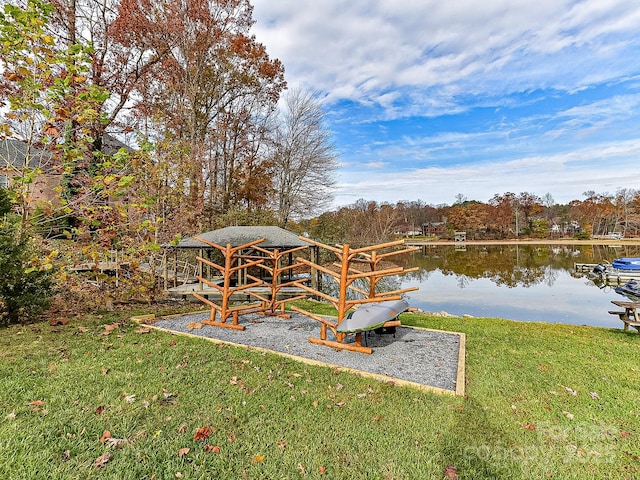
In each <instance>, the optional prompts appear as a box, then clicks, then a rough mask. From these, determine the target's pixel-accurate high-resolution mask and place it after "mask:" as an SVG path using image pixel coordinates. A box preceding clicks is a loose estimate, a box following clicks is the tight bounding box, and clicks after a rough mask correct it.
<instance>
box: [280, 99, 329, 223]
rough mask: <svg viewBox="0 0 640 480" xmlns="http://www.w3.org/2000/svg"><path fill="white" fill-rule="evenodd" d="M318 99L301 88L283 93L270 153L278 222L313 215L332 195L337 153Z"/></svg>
mask: <svg viewBox="0 0 640 480" xmlns="http://www.w3.org/2000/svg"><path fill="white" fill-rule="evenodd" d="M323 118H324V114H323V112H322V108H321V104H320V102H319V101H318V100H317V99H316V98H314V96H313V95H312V94H311V93H308V92H303V91H302V90H300V89H296V90H292V91H290V92H288V93H287V94H286V95H285V99H284V107H283V109H282V111H281V114H280V118H279V124H278V126H277V127H276V128H277V130H276V136H275V150H274V154H273V168H274V188H275V191H276V207H275V208H276V211H277V212H278V218H279V221H280V224H281V225H283V226H284V225H286V224H287V221H288V220H289V218H290V217H291V216H292V215H312V214H313V213H314V212H318V211H319V210H321V209H322V208H325V207H326V206H327V205H329V204H330V202H331V201H332V199H333V192H332V188H333V186H334V185H335V180H334V173H335V170H336V168H337V161H336V155H335V151H334V147H333V144H332V142H331V133H330V132H329V131H328V130H327V129H326V128H325V126H324V125H323Z"/></svg>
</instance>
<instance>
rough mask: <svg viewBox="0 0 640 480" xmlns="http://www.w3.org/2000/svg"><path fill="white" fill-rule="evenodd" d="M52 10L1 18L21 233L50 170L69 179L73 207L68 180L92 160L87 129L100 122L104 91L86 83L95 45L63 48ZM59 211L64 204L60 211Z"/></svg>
mask: <svg viewBox="0 0 640 480" xmlns="http://www.w3.org/2000/svg"><path fill="white" fill-rule="evenodd" d="M52 12H53V8H52V6H51V5H50V4H48V3H45V2H42V1H40V0H30V1H29V2H27V4H26V5H25V6H24V7H18V6H15V5H11V4H6V5H5V6H4V10H3V12H1V13H0V70H2V71H3V78H2V79H0V101H2V102H3V103H4V105H5V106H6V108H7V109H8V112H7V113H5V115H4V116H3V118H2V121H1V122H0V137H4V138H11V139H14V140H18V141H20V142H21V143H22V144H23V146H24V152H25V154H24V156H23V158H22V164H13V168H14V172H13V174H14V176H13V182H12V188H11V194H12V196H13V197H12V201H13V203H14V205H15V208H16V210H17V211H18V213H19V214H20V215H21V224H22V228H25V227H26V224H27V223H28V221H29V215H30V208H31V207H32V205H30V198H29V197H30V193H31V189H32V188H33V184H34V182H35V181H36V179H37V178H38V177H39V176H41V175H42V173H43V170H44V168H46V169H47V170H48V171H50V172H54V173H58V174H63V176H64V178H65V180H66V181H67V183H66V184H65V185H63V186H64V187H65V188H64V191H63V193H64V194H65V195H63V196H64V198H62V199H61V202H60V203H62V204H63V205H62V207H61V208H67V206H66V205H64V203H65V202H69V201H70V200H71V199H72V197H73V196H74V194H73V193H72V192H71V190H72V188H73V185H72V184H70V183H69V182H68V181H69V180H70V179H71V178H72V177H73V174H74V172H75V171H76V170H77V169H78V168H79V167H80V166H82V165H84V164H85V162H86V161H88V160H89V159H90V157H91V148H90V144H91V141H92V137H91V135H90V131H89V130H88V129H87V125H93V124H96V123H100V121H101V118H102V115H101V113H100V105H101V104H102V103H103V102H104V101H105V100H106V98H107V97H108V94H106V92H105V91H104V90H103V89H102V88H100V87H98V86H96V85H93V84H91V83H90V82H88V81H87V74H88V71H89V70H90V55H91V47H90V46H89V45H86V44H78V43H73V44H69V43H67V44H65V43H63V42H60V41H59V40H58V38H56V37H55V36H53V35H52V34H51V32H50V29H49V22H50V19H51V15H52ZM58 206H59V205H58Z"/></svg>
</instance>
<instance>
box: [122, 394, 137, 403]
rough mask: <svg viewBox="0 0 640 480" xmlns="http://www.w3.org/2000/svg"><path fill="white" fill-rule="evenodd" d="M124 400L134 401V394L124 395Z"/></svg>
mask: <svg viewBox="0 0 640 480" xmlns="http://www.w3.org/2000/svg"><path fill="white" fill-rule="evenodd" d="M124 401H125V402H127V403H133V402H135V401H136V394H135V393H133V394H131V395H127V396H126V397H124Z"/></svg>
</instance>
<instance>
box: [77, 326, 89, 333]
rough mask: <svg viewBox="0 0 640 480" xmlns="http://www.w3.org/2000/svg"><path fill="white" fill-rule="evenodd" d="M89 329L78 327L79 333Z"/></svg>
mask: <svg viewBox="0 0 640 480" xmlns="http://www.w3.org/2000/svg"><path fill="white" fill-rule="evenodd" d="M88 331H89V329H88V328H87V327H78V333H87V332H88Z"/></svg>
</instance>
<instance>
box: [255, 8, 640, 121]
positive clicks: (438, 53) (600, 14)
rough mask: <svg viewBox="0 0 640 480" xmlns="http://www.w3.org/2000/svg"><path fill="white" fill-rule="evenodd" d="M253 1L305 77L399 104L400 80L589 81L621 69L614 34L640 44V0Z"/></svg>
mask: <svg viewBox="0 0 640 480" xmlns="http://www.w3.org/2000/svg"><path fill="white" fill-rule="evenodd" d="M253 3H254V5H255V12H254V16H255V18H256V19H257V24H256V26H255V31H256V34H257V36H258V39H259V40H260V41H262V42H264V43H265V44H266V45H267V48H268V50H269V51H270V52H271V54H272V55H273V56H275V57H277V58H280V59H281V60H283V61H284V64H285V67H286V68H287V70H288V72H289V74H288V77H289V78H291V79H295V83H301V84H303V85H305V86H307V87H311V88H312V89H320V90H323V91H326V92H328V93H329V96H330V98H333V99H339V98H347V99H351V100H354V101H361V102H370V101H378V102H380V103H381V105H382V106H383V107H385V108H389V109H392V103H393V102H389V101H388V100H389V98H391V97H389V95H391V96H392V97H396V98H397V94H390V93H389V90H390V89H391V88H393V89H394V90H397V89H405V88H420V89H434V91H433V92H432V93H434V94H435V93H437V94H439V95H446V94H449V96H450V98H451V95H453V94H456V93H466V92H467V93H473V94H474V95H497V94H502V93H505V92H506V91H509V90H512V91H521V90H525V89H529V88H536V86H538V85H540V84H541V83H542V84H545V85H547V86H548V87H551V88H558V89H575V88H580V87H582V86H583V85H584V84H585V83H586V82H587V79H590V78H591V79H592V78H598V79H600V80H602V79H604V78H605V77H606V76H607V74H611V73H612V72H608V71H607V69H606V68H604V69H603V62H607V61H613V62H616V59H615V57H614V54H616V53H618V51H611V50H608V49H607V48H606V45H607V44H608V43H610V42H611V41H612V39H613V38H615V37H616V36H617V35H623V37H622V39H621V42H622V43H619V44H620V45H623V46H624V45H626V48H637V45H638V40H639V38H638V37H637V35H636V34H635V32H636V29H637V25H638V24H640V3H637V2H630V1H627V0H609V1H603V0H586V1H580V2H578V1H575V0H539V1H536V2H532V1H530V0H520V1H514V0H493V1H491V2H486V1H481V0H465V1H461V0H458V1H455V2H443V1H440V0H429V1H413V2H410V1H403V2H402V3H400V4H398V2H397V1H395V0H381V1H371V0H334V1H330V2H326V1H325V2H312V1H309V0H307V1H300V0H297V1H295V0H288V1H283V0H279V1H278V2H274V1H267V0H254V2H253ZM604 39H606V40H607V42H605V41H604ZM625 42H626V43H625ZM629 42H635V44H634V45H633V44H629ZM594 52H595V53H597V55H594ZM621 68H626V69H627V70H628V71H629V72H631V71H632V70H633V69H634V68H635V67H634V66H633V65H626V66H625V65H620V64H619V62H618V64H617V66H616V68H615V74H616V75H618V74H619V73H620V69H621ZM496 79H502V81H500V82H497V81H496ZM427 98H428V96H422V100H423V101H426V100H427ZM420 99H421V96H420V95H415V96H414V97H413V98H412V100H413V101H414V102H416V101H419V100H420ZM448 103H449V102H447V101H445V102H444V104H445V105H447V104H448ZM401 113H402V112H400V111H394V114H395V115H399V114H401Z"/></svg>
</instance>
